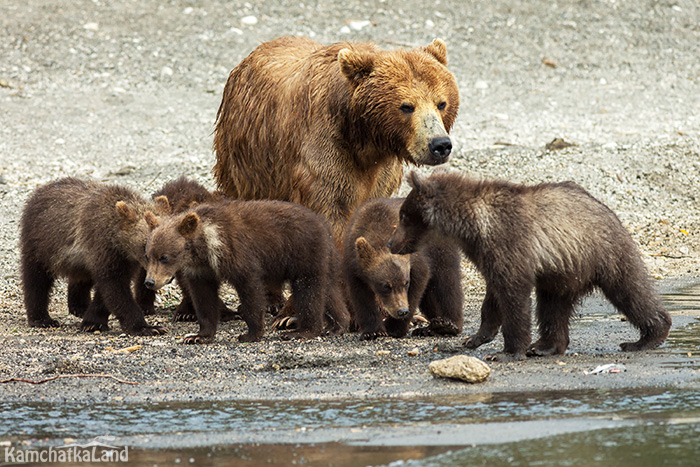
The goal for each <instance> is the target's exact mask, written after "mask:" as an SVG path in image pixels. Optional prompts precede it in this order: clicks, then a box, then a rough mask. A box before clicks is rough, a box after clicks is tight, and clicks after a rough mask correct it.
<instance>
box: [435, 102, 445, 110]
mask: <svg viewBox="0 0 700 467" xmlns="http://www.w3.org/2000/svg"><path fill="white" fill-rule="evenodd" d="M445 107H447V102H440V103H439V104H438V106H437V108H438V110H445Z"/></svg>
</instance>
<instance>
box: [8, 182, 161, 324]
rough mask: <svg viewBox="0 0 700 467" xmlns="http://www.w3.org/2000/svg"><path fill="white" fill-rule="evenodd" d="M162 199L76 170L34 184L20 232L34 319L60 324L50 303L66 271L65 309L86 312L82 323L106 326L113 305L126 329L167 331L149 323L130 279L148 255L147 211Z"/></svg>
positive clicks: (29, 306) (24, 274) (29, 314)
mask: <svg viewBox="0 0 700 467" xmlns="http://www.w3.org/2000/svg"><path fill="white" fill-rule="evenodd" d="M159 202H162V200H158V201H157V202H155V204H154V202H149V201H147V200H145V199H143V198H142V197H141V196H140V195H138V194H137V193H135V192H133V191H132V190H129V189H127V188H125V187H121V186H116V185H104V184H100V183H96V182H92V181H85V180H79V179H76V178H64V179H60V180H57V181H54V182H52V183H49V184H47V185H44V186H41V187H39V188H37V189H36V191H35V192H34V193H33V194H32V195H31V196H30V197H29V199H28V200H27V203H26V205H25V208H24V212H23V214H22V220H21V233H20V246H21V261H22V286H23V289H24V301H25V307H26V310H27V320H28V322H29V325H30V326H33V327H53V326H58V324H59V323H58V322H57V321H56V320H54V319H52V318H51V317H50V316H49V314H48V309H47V307H48V300H49V294H50V291H51V288H52V286H53V283H54V281H55V279H57V278H61V277H63V278H66V279H67V280H68V309H69V311H70V313H71V314H73V315H75V316H78V317H82V318H83V322H82V324H81V326H80V327H81V329H82V330H84V331H88V332H90V331H95V330H100V331H103V330H107V329H109V327H108V324H107V321H108V318H109V315H110V313H111V314H113V315H114V316H116V317H117V319H118V320H119V323H120V324H121V327H122V329H123V330H124V331H125V332H127V333H129V334H139V335H157V334H163V333H164V332H165V330H164V329H163V328H161V327H159V326H151V325H149V324H148V323H146V321H145V319H144V316H143V312H142V310H141V308H140V307H139V306H138V304H137V303H136V302H135V301H134V298H133V296H132V292H131V280H132V278H133V277H134V276H135V274H136V272H137V270H138V268H139V267H140V266H141V264H144V263H145V259H144V254H145V245H146V239H147V237H148V234H149V229H148V226H147V225H146V222H145V220H144V214H145V212H146V211H148V210H156V212H160V211H159V209H161V208H160V205H161V204H162V203H159ZM93 287H94V288H95V294H94V297H93V298H92V299H91V297H90V291H91V289H92V288H93Z"/></svg>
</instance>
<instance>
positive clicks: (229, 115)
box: [213, 37, 459, 249]
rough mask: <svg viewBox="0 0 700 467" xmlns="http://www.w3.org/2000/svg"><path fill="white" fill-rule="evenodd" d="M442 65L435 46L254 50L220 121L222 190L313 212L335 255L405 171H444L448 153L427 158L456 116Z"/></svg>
mask: <svg viewBox="0 0 700 467" xmlns="http://www.w3.org/2000/svg"><path fill="white" fill-rule="evenodd" d="M446 64H447V53H446V47H445V44H444V43H443V42H442V41H439V40H436V41H434V42H433V43H431V44H430V45H428V46H426V47H422V48H415V49H408V50H394V51H384V50H380V49H379V48H378V47H377V46H376V45H375V44H373V43H370V42H364V43H347V42H343V43H337V44H333V45H329V46H324V45H321V44H318V43H316V42H313V41H311V40H309V39H305V38H297V37H282V38H279V39H276V40H273V41H270V42H266V43H263V44H261V45H260V46H258V47H257V48H256V49H255V50H254V51H253V52H252V53H251V54H250V55H249V56H248V57H246V58H245V59H244V60H243V61H241V63H240V64H239V65H238V66H237V67H236V68H235V69H234V70H233V71H232V72H231V74H230V75H229V78H228V82H227V83H226V87H225V89H224V93H223V98H222V101H221V105H220V107H219V110H218V113H217V123H216V129H215V134H214V149H215V151H216V159H217V161H216V165H215V166H214V169H213V173H214V176H215V178H216V181H217V184H218V186H219V188H220V189H221V190H222V191H223V192H225V193H226V194H227V195H228V196H230V197H231V198H236V199H280V200H285V201H291V202H294V203H298V204H301V205H304V206H307V207H309V208H311V209H312V210H314V211H316V212H318V213H320V214H322V215H324V216H325V217H326V218H327V219H328V220H329V221H330V222H331V225H332V228H333V235H334V238H335V240H336V246H337V247H338V248H339V249H340V248H341V246H342V239H343V233H344V230H345V226H346V223H347V221H348V219H349V218H350V216H351V214H352V211H353V210H354V208H355V207H356V206H358V205H359V204H361V203H362V202H363V201H365V200H367V199H369V198H371V197H386V196H390V195H391V194H392V193H393V192H394V191H395V190H396V189H397V188H398V187H399V185H400V183H401V177H402V165H401V163H402V162H410V163H414V164H430V165H433V164H439V163H442V162H445V161H446V160H447V157H448V155H449V151H447V154H441V155H437V153H434V152H432V151H431V150H429V147H428V145H429V143H431V142H434V141H435V140H436V138H438V137H443V138H447V134H448V132H449V130H450V128H451V127H452V124H453V122H454V120H455V117H456V115H457V110H458V108H459V96H458V92H457V86H456V82H455V79H454V76H453V75H452V74H451V73H450V72H449V71H448V70H447V68H446ZM403 104H410V105H412V106H413V111H412V112H408V113H407V112H406V111H403V110H401V106H402V105H403ZM443 105H444V108H442V106H443ZM438 107H440V108H438ZM447 140H448V141H449V138H447Z"/></svg>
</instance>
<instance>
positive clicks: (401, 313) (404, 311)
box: [396, 308, 408, 318]
mask: <svg viewBox="0 0 700 467" xmlns="http://www.w3.org/2000/svg"><path fill="white" fill-rule="evenodd" d="M396 316H398V317H399V318H405V317H406V316H408V308H401V309H400V310H398V311H397V312H396Z"/></svg>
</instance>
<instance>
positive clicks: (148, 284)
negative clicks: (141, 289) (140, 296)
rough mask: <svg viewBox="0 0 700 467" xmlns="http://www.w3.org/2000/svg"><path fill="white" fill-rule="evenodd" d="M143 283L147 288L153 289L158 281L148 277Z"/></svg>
mask: <svg viewBox="0 0 700 467" xmlns="http://www.w3.org/2000/svg"><path fill="white" fill-rule="evenodd" d="M143 285H144V286H145V287H146V288H147V289H153V288H154V287H155V286H156V281H154V280H153V279H148V278H147V279H146V280H145V281H143Z"/></svg>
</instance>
